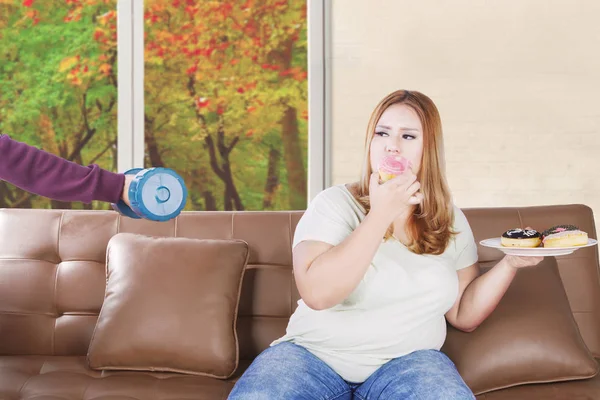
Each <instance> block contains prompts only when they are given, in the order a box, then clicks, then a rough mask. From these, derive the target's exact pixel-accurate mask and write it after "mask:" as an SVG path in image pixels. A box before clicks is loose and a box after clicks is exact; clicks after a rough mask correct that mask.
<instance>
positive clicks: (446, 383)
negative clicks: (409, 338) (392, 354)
mask: <svg viewBox="0 0 600 400" xmlns="http://www.w3.org/2000/svg"><path fill="white" fill-rule="evenodd" d="M362 386H364V388H363V387H362ZM362 386H361V388H359V392H360V393H361V394H363V392H364V394H368V396H365V395H363V397H365V398H371V397H372V396H373V395H374V394H375V393H377V394H378V395H379V396H381V398H382V399H388V398H390V399H393V398H396V397H398V396H399V395H402V396H404V397H403V398H418V399H442V398H443V399H448V400H454V399H461V400H462V399H465V400H468V399H474V398H475V397H474V396H473V393H472V391H471V390H470V389H469V387H468V386H467V385H466V384H465V382H464V380H463V379H462V377H461V376H460V374H459V373H458V371H457V369H456V367H455V366H454V363H453V362H452V361H451V360H450V359H449V358H448V356H446V355H445V354H444V353H442V352H439V351H436V350H419V351H415V352H413V353H410V354H407V355H405V356H402V357H399V358H396V359H394V360H391V361H389V362H388V363H387V364H385V365H383V366H382V367H381V368H380V369H379V370H378V371H376V372H375V373H374V374H373V375H372V376H371V377H370V378H369V379H367V381H366V382H365V383H364V384H363V385H362ZM394 396H396V397H394ZM373 398H379V397H373Z"/></svg>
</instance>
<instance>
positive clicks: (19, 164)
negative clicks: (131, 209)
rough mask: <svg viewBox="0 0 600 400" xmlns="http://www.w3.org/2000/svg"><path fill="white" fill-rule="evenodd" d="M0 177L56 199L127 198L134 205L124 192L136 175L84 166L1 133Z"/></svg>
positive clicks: (105, 199) (87, 200) (20, 186)
mask: <svg viewBox="0 0 600 400" xmlns="http://www.w3.org/2000/svg"><path fill="white" fill-rule="evenodd" d="M0 179H1V180H4V181H7V182H10V183H12V184H13V185H15V186H17V187H19V188H21V189H23V190H26V191H28V192H30V193H34V194H37V195H40V196H44V197H48V198H50V199H53V200H59V201H81V202H84V203H91V202H92V200H98V201H105V202H109V203H118V202H119V200H120V199H123V201H124V202H125V203H126V204H127V205H130V203H129V198H128V196H124V194H126V193H127V191H128V189H129V184H130V183H131V181H132V180H133V177H132V176H127V177H126V176H125V175H124V174H116V173H113V172H110V171H107V170H104V169H102V168H100V167H99V166H98V165H96V164H93V165H90V166H87V167H84V166H82V165H79V164H76V163H74V162H71V161H68V160H65V159H64V158H60V157H58V156H55V155H54V154H51V153H48V152H45V151H43V150H40V149H38V148H36V147H33V146H29V145H27V144H25V143H21V142H18V141H16V140H13V139H11V138H10V137H9V136H7V135H2V134H0Z"/></svg>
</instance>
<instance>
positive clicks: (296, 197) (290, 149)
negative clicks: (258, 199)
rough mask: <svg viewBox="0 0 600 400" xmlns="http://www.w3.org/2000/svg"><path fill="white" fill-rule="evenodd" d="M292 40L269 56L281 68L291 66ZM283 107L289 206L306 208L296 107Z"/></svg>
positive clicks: (305, 190)
mask: <svg viewBox="0 0 600 400" xmlns="http://www.w3.org/2000/svg"><path fill="white" fill-rule="evenodd" d="M293 44H294V43H293V41H292V40H288V41H287V42H285V43H284V44H283V45H282V47H281V49H280V50H277V51H274V52H273V53H272V54H271V55H270V56H271V57H272V58H273V60H274V61H275V62H276V63H278V64H279V65H280V66H281V68H283V70H287V69H289V68H290V67H291V66H292V50H293ZM284 106H285V109H284V113H283V118H282V119H281V128H282V132H281V135H282V141H283V158H284V161H285V168H286V170H287V180H288V186H289V193H290V207H291V209H292V210H304V209H305V208H306V196H307V179H306V171H305V168H304V162H303V157H302V145H301V143H300V133H299V132H298V113H297V111H296V108H294V107H291V106H290V105H289V104H286V103H284Z"/></svg>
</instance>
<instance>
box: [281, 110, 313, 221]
mask: <svg viewBox="0 0 600 400" xmlns="http://www.w3.org/2000/svg"><path fill="white" fill-rule="evenodd" d="M282 128H283V129H282V140H283V154H284V159H285V167H286V169H287V177H288V186H289V191H290V208H291V209H292V210H304V209H305V208H306V196H307V188H306V186H307V183H306V171H305V169H304V163H303V160H302V147H301V145H300V134H299V132H298V119H297V113H296V109H295V108H293V107H287V109H286V110H285V113H284V115H283V118H282Z"/></svg>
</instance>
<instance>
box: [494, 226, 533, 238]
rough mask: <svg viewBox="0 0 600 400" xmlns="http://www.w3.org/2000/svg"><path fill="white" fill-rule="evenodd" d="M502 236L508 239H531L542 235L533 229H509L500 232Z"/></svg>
mask: <svg viewBox="0 0 600 400" xmlns="http://www.w3.org/2000/svg"><path fill="white" fill-rule="evenodd" d="M502 237H505V238H509V239H532V238H537V237H542V235H541V234H540V233H539V232H538V231H536V230H535V229H520V228H516V229H509V230H507V231H506V232H504V233H503V234H502Z"/></svg>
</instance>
